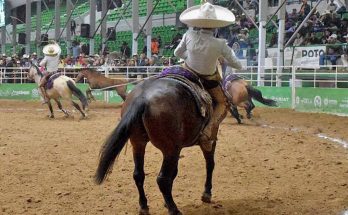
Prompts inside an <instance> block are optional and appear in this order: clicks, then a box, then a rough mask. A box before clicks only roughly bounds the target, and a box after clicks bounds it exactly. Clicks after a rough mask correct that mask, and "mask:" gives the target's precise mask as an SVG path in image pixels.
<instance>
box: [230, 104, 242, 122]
mask: <svg viewBox="0 0 348 215" xmlns="http://www.w3.org/2000/svg"><path fill="white" fill-rule="evenodd" d="M230 113H231V115H232V116H233V117H234V118H236V120H237V122H238V124H241V123H242V121H241V120H240V115H239V113H238V109H237V107H236V106H231V108H230Z"/></svg>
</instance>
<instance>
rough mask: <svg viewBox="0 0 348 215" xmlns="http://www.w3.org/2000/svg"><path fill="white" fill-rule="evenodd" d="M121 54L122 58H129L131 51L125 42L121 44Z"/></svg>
mask: <svg viewBox="0 0 348 215" xmlns="http://www.w3.org/2000/svg"><path fill="white" fill-rule="evenodd" d="M121 53H122V57H125V58H130V55H131V50H130V48H129V46H128V43H127V42H125V41H124V42H123V43H122V46H121Z"/></svg>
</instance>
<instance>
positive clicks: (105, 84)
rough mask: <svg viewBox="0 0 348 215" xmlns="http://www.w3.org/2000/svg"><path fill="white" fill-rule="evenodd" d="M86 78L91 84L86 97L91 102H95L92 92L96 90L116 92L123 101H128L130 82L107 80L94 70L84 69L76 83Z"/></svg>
mask: <svg viewBox="0 0 348 215" xmlns="http://www.w3.org/2000/svg"><path fill="white" fill-rule="evenodd" d="M84 77H85V78H86V79H87V80H88V84H89V89H87V90H86V96H87V99H88V100H89V101H91V100H92V99H93V100H95V98H94V96H93V95H92V90H94V89H102V90H116V92H117V93H118V95H120V96H121V98H122V99H123V101H125V100H126V96H127V83H128V81H126V80H120V79H112V78H107V77H105V76H104V75H102V74H100V73H98V72H97V71H95V70H93V69H82V70H81V71H80V72H79V74H78V75H77V77H76V80H75V82H76V83H77V82H79V81H80V80H81V79H82V78H84Z"/></svg>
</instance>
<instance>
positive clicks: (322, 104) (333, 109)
mask: <svg viewBox="0 0 348 215" xmlns="http://www.w3.org/2000/svg"><path fill="white" fill-rule="evenodd" d="M77 86H78V88H79V89H81V90H82V92H83V93H84V94H85V90H86V89H87V88H88V85H87V84H77ZM133 88H134V85H128V87H127V91H128V92H130V91H131V90H132V89H133ZM256 88H257V89H259V90H260V91H261V92H262V95H263V97H265V98H268V99H273V100H275V101H277V103H278V107H280V108H291V107H292V105H291V102H292V99H291V88H290V87H256ZM92 94H93V95H94V96H95V98H96V99H97V100H99V101H105V95H106V94H105V93H104V91H99V90H98V91H92ZM107 96H108V101H109V103H120V102H122V98H121V97H120V96H119V95H118V94H117V93H116V91H108V92H107ZM0 99H14V100H39V99H40V95H39V91H38V89H37V85H36V84H0ZM254 102H255V105H257V106H264V105H262V104H261V103H259V102H257V101H255V100H254ZM0 103H1V101H0ZM295 107H296V108H295V109H296V110H298V111H306V112H326V113H335V114H344V115H348V91H347V89H344V88H341V89H340V88H337V89H335V88H296V98H295Z"/></svg>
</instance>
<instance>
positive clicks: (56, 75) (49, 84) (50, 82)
mask: <svg viewBox="0 0 348 215" xmlns="http://www.w3.org/2000/svg"><path fill="white" fill-rule="evenodd" d="M60 76H61V74H60V73H54V74H53V75H51V76H50V77H49V78H48V80H47V83H46V85H45V89H46V90H49V89H52V88H53V82H54V80H56V79H57V78H59V77H60Z"/></svg>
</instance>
